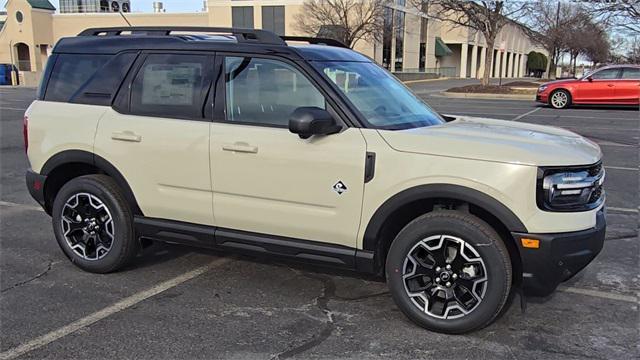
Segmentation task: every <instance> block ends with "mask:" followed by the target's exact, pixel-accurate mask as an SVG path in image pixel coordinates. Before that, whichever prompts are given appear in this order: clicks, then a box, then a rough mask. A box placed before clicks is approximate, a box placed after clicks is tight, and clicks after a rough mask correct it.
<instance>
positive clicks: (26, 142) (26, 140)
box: [22, 115, 29, 152]
mask: <svg viewBox="0 0 640 360" xmlns="http://www.w3.org/2000/svg"><path fill="white" fill-rule="evenodd" d="M22 136H23V137H24V152H27V150H28V149H29V117H28V116H26V115H25V117H24V118H23V119H22Z"/></svg>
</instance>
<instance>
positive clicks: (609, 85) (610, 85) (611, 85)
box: [607, 84, 615, 87]
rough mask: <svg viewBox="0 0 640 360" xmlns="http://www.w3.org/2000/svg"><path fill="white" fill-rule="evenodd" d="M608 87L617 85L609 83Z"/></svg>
mask: <svg viewBox="0 0 640 360" xmlns="http://www.w3.org/2000/svg"><path fill="white" fill-rule="evenodd" d="M607 86H608V87H614V86H615V85H613V84H607Z"/></svg>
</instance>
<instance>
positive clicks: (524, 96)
mask: <svg viewBox="0 0 640 360" xmlns="http://www.w3.org/2000/svg"><path fill="white" fill-rule="evenodd" d="M439 95H441V96H444V97H450V98H459V99H492V100H530V101H535V100H536V96H535V94H531V95H528V94H479V93H469V94H467V93H451V92H446V91H442V92H440V93H439Z"/></svg>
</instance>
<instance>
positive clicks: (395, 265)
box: [385, 210, 512, 334]
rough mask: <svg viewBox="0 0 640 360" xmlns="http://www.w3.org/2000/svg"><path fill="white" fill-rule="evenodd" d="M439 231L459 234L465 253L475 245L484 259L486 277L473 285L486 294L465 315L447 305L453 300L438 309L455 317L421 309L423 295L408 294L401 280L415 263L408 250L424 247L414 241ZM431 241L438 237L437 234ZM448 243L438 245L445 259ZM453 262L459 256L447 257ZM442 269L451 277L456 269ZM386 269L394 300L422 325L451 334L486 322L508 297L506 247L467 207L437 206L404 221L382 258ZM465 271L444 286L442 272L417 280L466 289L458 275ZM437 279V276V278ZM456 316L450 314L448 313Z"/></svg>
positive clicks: (438, 285)
mask: <svg viewBox="0 0 640 360" xmlns="http://www.w3.org/2000/svg"><path fill="white" fill-rule="evenodd" d="M437 235H446V236H451V237H455V238H457V239H458V240H460V239H462V240H463V241H464V242H467V243H468V245H471V248H472V249H469V248H468V247H467V248H466V249H465V250H463V251H464V252H466V253H467V254H469V253H470V252H472V251H475V252H476V254H477V255H476V256H479V258H480V259H482V262H483V266H484V268H486V272H485V275H484V277H485V278H486V281H484V282H482V283H480V285H473V288H474V289H476V286H477V289H484V290H483V294H484V296H483V297H481V300H480V301H477V302H476V305H475V307H473V308H468V309H467V310H469V311H468V313H467V314H466V315H462V316H461V315H460V314H462V313H463V312H462V311H459V310H457V309H454V308H452V309H451V310H449V307H450V306H449V304H454V303H453V302H446V301H443V305H442V306H441V307H440V308H439V309H442V308H444V309H445V311H441V314H440V315H441V317H444V316H446V315H448V314H455V316H461V317H457V318H454V319H451V318H439V317H438V316H434V315H433V314H428V313H427V312H425V311H424V310H423V309H421V308H419V306H420V305H422V304H421V303H420V301H422V300H421V299H423V298H420V297H416V296H415V294H416V292H415V291H414V292H413V294H414V296H410V295H409V292H410V290H409V288H410V287H409V285H408V284H405V280H404V278H403V276H404V274H405V273H406V272H407V269H408V268H413V266H416V267H417V265H412V262H410V261H409V260H408V254H409V253H410V252H412V251H413V252H412V254H414V255H415V254H417V253H416V252H415V251H422V250H424V247H422V248H419V247H418V243H420V242H421V241H422V240H424V239H428V238H430V237H433V238H435V239H439V237H438V236H437ZM446 239H447V240H446V241H449V238H446ZM432 241H436V242H437V241H440V240H432ZM423 244H424V243H423ZM427 244H429V243H427ZM440 244H441V246H442V244H445V242H443V241H441V242H440ZM451 244H453V242H451ZM456 244H457V243H456ZM462 246H466V245H462ZM430 247H435V246H430ZM448 247H453V246H448V245H445V249H443V250H442V254H445V255H444V257H445V259H444V260H447V259H446V256H447V255H446V251H448V250H447V248H448ZM473 249H475V250H473ZM437 251H438V250H433V251H431V250H428V251H427V253H429V254H430V255H429V256H431V254H432V253H434V254H435V252H437ZM463 251H460V252H463ZM460 252H459V253H460ZM423 253H424V252H423ZM438 256H440V255H438ZM458 256H459V255H458ZM412 258H413V257H412ZM473 260H477V258H474V259H473ZM461 261H466V259H464V258H462V259H461ZM436 263H437V262H436V261H434V263H433V264H436ZM445 263H446V262H445ZM433 264H432V265H431V266H433V268H434V269H435V265H433ZM451 264H457V262H451ZM465 266H468V265H465ZM422 269H426V268H422ZM434 271H435V270H434ZM446 271H448V275H447V277H448V278H450V279H451V274H452V271H453V272H456V271H457V270H455V268H454V269H452V270H446ZM385 272H386V278H387V284H388V286H389V289H390V291H391V295H392V297H393V299H394V301H395V303H396V305H397V306H398V307H399V308H400V310H401V311H402V312H403V313H404V314H405V315H406V316H407V317H408V318H409V319H411V320H412V321H413V322H415V323H416V324H418V325H420V326H422V327H424V328H426V329H429V330H433V331H437V332H443V333H449V334H460V333H466V332H469V331H473V330H477V329H480V328H483V327H485V326H487V325H488V324H490V323H491V322H492V321H493V320H494V319H495V318H496V317H497V316H498V314H500V311H501V310H502V308H503V307H504V305H505V303H506V301H507V299H508V297H509V293H510V290H511V281H512V269H511V261H510V259H509V253H508V250H507V248H506V247H505V245H504V243H503V242H502V240H501V238H500V236H499V235H498V234H497V233H496V231H495V230H494V229H493V228H491V226H489V225H488V224H487V223H485V222H484V221H482V220H481V219H479V218H477V217H475V216H473V215H471V214H469V213H464V212H459V211H452V210H439V211H434V212H431V213H428V214H425V215H422V216H420V217H418V218H417V219H415V220H413V221H411V222H410V223H409V224H408V225H407V226H405V227H404V229H402V231H400V233H399V234H398V235H397V236H396V238H395V240H394V241H393V243H392V244H391V248H390V249H389V253H388V256H387V259H386V269H385ZM409 273H411V272H409ZM463 273H464V271H458V272H457V273H456V276H457V277H456V278H454V279H458V280H451V281H452V284H451V283H450V285H449V287H447V288H444V285H443V284H442V279H440V276H442V277H443V278H444V276H443V275H435V278H433V280H434V281H431V280H429V281H426V280H425V278H422V280H420V281H424V282H430V283H431V284H432V285H433V286H435V287H436V288H439V289H443V290H442V291H449V289H451V291H464V289H465V288H464V287H462V285H463V283H462V282H461V281H462V278H461V277H462V276H465V277H466V276H468V275H467V274H464V275H463ZM440 274H442V273H440ZM458 274H460V275H458ZM478 278H479V277H478ZM429 279H432V278H429ZM435 279H437V280H438V281H441V282H439V283H437V284H436V283H435ZM475 283H476V282H475V281H474V284H475ZM421 284H423V285H421V286H425V287H426V286H427V285H424V283H421ZM428 289H429V290H425V292H424V293H423V294H424V295H425V296H426V294H427V291H429V292H430V291H431V290H430V289H433V287H429V288H428ZM427 299H436V300H437V298H434V297H428V298H427ZM475 299H478V297H475ZM436 300H434V301H431V300H430V301H431V303H432V304H436V302H437V301H436ZM458 304H459V303H458ZM434 308H435V306H434ZM434 312H436V311H434ZM456 313H459V314H456ZM436 315H438V314H436ZM455 316H454V315H452V317H455Z"/></svg>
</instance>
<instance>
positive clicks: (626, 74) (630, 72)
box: [622, 68, 640, 80]
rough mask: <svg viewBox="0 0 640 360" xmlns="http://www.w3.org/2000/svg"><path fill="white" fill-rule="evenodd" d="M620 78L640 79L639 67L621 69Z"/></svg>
mask: <svg viewBox="0 0 640 360" xmlns="http://www.w3.org/2000/svg"><path fill="white" fill-rule="evenodd" d="M622 78H623V79H627V80H640V68H624V69H622Z"/></svg>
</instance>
